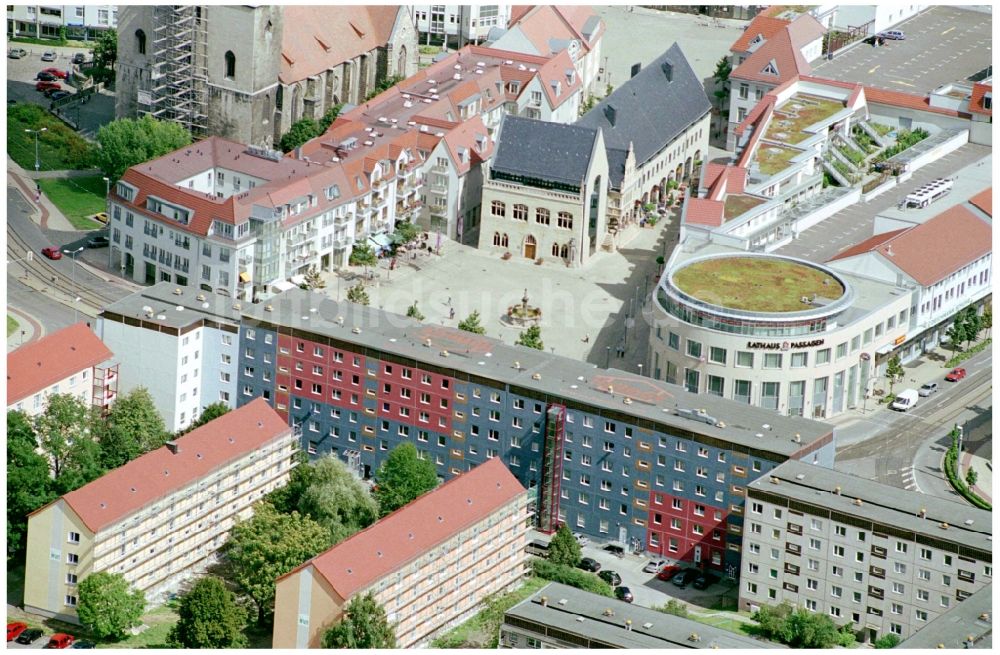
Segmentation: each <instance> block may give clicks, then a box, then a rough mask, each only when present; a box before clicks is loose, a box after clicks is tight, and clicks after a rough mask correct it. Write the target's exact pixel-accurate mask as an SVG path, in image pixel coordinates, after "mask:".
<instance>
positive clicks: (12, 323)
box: [7, 314, 17, 337]
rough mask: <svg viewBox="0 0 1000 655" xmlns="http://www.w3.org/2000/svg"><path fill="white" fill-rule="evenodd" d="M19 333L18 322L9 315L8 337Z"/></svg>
mask: <svg viewBox="0 0 1000 655" xmlns="http://www.w3.org/2000/svg"><path fill="white" fill-rule="evenodd" d="M15 332H17V321H16V320H15V319H14V317H13V316H11V315H10V314H8V315H7V336H8V337H9V336H10V335H12V334H14V333H15Z"/></svg>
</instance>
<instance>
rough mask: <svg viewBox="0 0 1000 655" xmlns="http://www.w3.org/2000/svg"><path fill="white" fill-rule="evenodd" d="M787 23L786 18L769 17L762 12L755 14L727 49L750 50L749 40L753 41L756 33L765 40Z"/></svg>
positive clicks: (736, 50) (734, 50) (783, 27)
mask: <svg viewBox="0 0 1000 655" xmlns="http://www.w3.org/2000/svg"><path fill="white" fill-rule="evenodd" d="M787 25H788V21H787V20H782V19H780V18H771V17H770V16H765V15H764V14H757V15H756V16H755V17H754V19H753V20H752V21H750V23H749V24H748V25H747V26H746V28H745V29H744V30H743V34H741V35H740V38H738V39H736V41H734V42H733V45H731V46H730V47H729V51H730V52H747V51H749V50H750V42H751V41H753V40H754V39H755V38H756V37H757V36H758V35H759V36H760V37H761V38H763V39H764V40H765V41H767V40H768V39H770V38H771V37H772V36H774V35H775V34H777V33H778V32H779V31H781V30H783V29H785V27H786V26H787Z"/></svg>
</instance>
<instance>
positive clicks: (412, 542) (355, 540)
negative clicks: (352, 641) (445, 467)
mask: <svg viewBox="0 0 1000 655" xmlns="http://www.w3.org/2000/svg"><path fill="white" fill-rule="evenodd" d="M524 491H525V489H524V487H523V486H521V483H520V482H518V481H517V478H515V477H514V476H513V475H511V473H510V471H508V470H507V467H506V466H504V463H503V462H502V461H501V460H500V459H499V458H493V459H490V460H488V461H487V462H486V463H485V464H480V465H479V466H477V467H476V468H474V469H472V470H471V471H469V472H467V473H463V474H462V475H459V476H456V477H454V478H452V479H451V480H449V481H447V482H445V483H444V484H442V485H441V486H439V487H438V488H437V489H434V490H433V491H429V492H427V493H426V494H424V495H423V496H421V497H419V498H417V499H416V500H414V501H412V502H411V503H409V504H407V505H405V506H403V507H401V508H400V509H398V510H396V511H395V512H393V513H392V514H390V515H389V516H386V517H385V518H383V519H381V520H379V521H377V522H375V523H374V524H373V525H371V526H369V527H368V528H366V529H364V530H362V531H361V532H359V533H357V534H355V535H354V536H352V537H350V538H349V539H347V540H345V541H342V542H341V543H339V544H337V545H336V546H334V547H333V548H331V549H330V550H328V551H326V552H325V553H322V554H320V555H317V556H316V557H314V558H313V559H311V560H309V561H307V562H305V563H304V564H302V565H301V566H299V567H297V568H295V569H294V570H293V571H291V572H289V573H287V574H285V575H284V576H282V577H281V578H278V579H279V580H281V579H282V578H284V577H287V576H289V575H292V574H294V573H296V572H297V571H299V570H301V569H303V568H305V567H307V566H312V567H314V568H315V570H316V572H317V573H319V574H320V575H321V576H322V577H323V578H324V579H325V580H326V581H327V582H328V583H329V584H330V586H331V587H333V590H334V591H335V592H336V593H337V594H338V595H339V596H340V597H341V598H342V599H344V600H347V599H349V598H351V597H352V596H353V595H354V594H355V593H357V592H359V591H361V590H362V589H364V588H366V587H367V586H369V585H370V584H372V583H373V582H375V581H376V580H378V579H380V578H382V577H383V576H385V575H388V574H389V573H392V572H393V571H397V570H399V569H400V568H401V567H403V566H404V565H406V564H407V563H408V562H411V561H413V560H414V559H416V558H417V557H420V556H421V555H423V554H424V553H426V552H427V551H428V550H430V549H432V548H434V547H435V546H437V545H439V544H441V543H444V542H445V541H448V540H449V539H451V538H452V537H453V536H454V535H456V534H458V533H459V532H461V531H462V530H465V529H466V528H468V527H470V526H472V525H474V524H475V523H478V522H479V521H482V520H483V519H485V518H486V517H488V516H489V515H491V514H493V513H494V512H496V511H497V510H499V509H501V508H502V507H504V506H505V505H506V504H507V503H509V502H511V501H512V500H513V499H514V498H516V497H517V496H519V495H520V494H522V493H524Z"/></svg>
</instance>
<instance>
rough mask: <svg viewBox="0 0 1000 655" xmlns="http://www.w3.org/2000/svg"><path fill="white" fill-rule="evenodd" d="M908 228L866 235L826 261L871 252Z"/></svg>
mask: <svg viewBox="0 0 1000 655" xmlns="http://www.w3.org/2000/svg"><path fill="white" fill-rule="evenodd" d="M909 229H910V228H908V227H904V228H903V229H901V230H892V231H890V232H883V233H881V234H876V235H875V236H872V237H868V238H867V239H865V240H864V241H862V242H860V243H856V244H854V245H853V246H848V247H847V248H844V249H843V250H841V251H840V252H838V253H837V254H836V255H834V256H833V257H831V258H830V259H829V260H827V261H831V262H833V261H836V260H838V259H847V258H848V257H854V256H855V255H863V254H864V253H866V252H871V251H873V250H875V249H876V248H877V247H878V246H881V245H882V244H884V243H887V242H889V241H891V240H893V239H895V238H896V237H897V236H899V235H900V234H902V233H903V232H906V231H907V230H909Z"/></svg>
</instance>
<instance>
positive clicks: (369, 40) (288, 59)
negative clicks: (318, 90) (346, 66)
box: [278, 4, 409, 84]
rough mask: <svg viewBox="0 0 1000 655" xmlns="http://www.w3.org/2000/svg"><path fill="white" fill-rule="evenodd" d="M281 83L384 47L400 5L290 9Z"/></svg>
mask: <svg viewBox="0 0 1000 655" xmlns="http://www.w3.org/2000/svg"><path fill="white" fill-rule="evenodd" d="M282 13H283V16H284V24H285V29H284V30H283V33H282V39H281V55H282V57H281V71H280V72H279V73H278V79H279V80H280V81H281V83H282V84H290V83H292V82H298V81H299V80H304V79H306V78H307V77H309V76H311V75H316V74H318V73H321V72H322V71H325V70H327V69H328V68H334V67H335V66H338V65H340V64H342V63H344V62H346V61H350V60H351V59H354V58H355V57H357V56H358V55H361V54H364V53H367V52H371V51H372V50H375V49H376V48H379V47H382V46H384V45H385V44H386V43H388V41H389V37H390V36H391V35H392V28H393V26H394V25H395V24H396V20H397V18H398V17H399V15H400V14H401V13H403V14H405V15H406V19H407V20H408V19H409V10H408V9H407V8H406V7H403V6H400V5H341V4H333V5H323V4H319V5H286V6H284V7H283V9H282Z"/></svg>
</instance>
